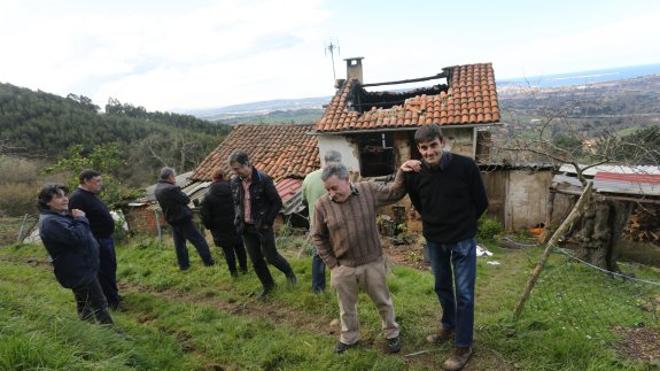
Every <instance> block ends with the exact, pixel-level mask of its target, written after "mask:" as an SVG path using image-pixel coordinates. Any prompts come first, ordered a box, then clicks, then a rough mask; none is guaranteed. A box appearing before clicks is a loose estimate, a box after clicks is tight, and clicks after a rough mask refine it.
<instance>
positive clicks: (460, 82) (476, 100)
mask: <svg viewBox="0 0 660 371" xmlns="http://www.w3.org/2000/svg"><path fill="white" fill-rule="evenodd" d="M349 77H350V75H349ZM433 79H446V83H444V82H441V83H439V84H436V85H432V86H429V87H426V88H420V89H415V90H409V91H397V90H392V91H378V92H369V91H367V90H366V89H365V87H372V86H380V85H396V84H405V83H410V82H416V81H426V80H433ZM499 120H500V110H499V105H498V102H497V92H496V87H495V76H494V72H493V67H492V65H491V64H490V63H482V64H470V65H463V66H453V67H447V68H444V69H443V72H442V73H439V74H437V75H435V76H431V77H428V78H420V79H412V80H402V81H395V82H390V83H380V84H362V83H361V82H360V80H359V79H358V78H349V79H348V81H345V82H343V83H342V84H341V86H339V88H338V89H337V93H336V94H335V96H334V97H333V98H332V100H331V101H330V104H329V105H328V106H327V108H326V110H325V112H324V114H323V117H322V118H321V119H320V120H319V121H318V122H317V124H316V131H318V132H343V131H353V130H369V129H380V128H399V127H401V128H405V127H411V128H414V127H418V126H422V125H429V124H439V125H466V124H489V123H495V122H499Z"/></svg>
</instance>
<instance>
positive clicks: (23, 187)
mask: <svg viewBox="0 0 660 371" xmlns="http://www.w3.org/2000/svg"><path fill="white" fill-rule="evenodd" d="M39 187H40V184H39V183H38V182H32V183H8V184H2V185H0V215H6V216H22V215H25V214H32V215H35V214H37V193H38V192H39Z"/></svg>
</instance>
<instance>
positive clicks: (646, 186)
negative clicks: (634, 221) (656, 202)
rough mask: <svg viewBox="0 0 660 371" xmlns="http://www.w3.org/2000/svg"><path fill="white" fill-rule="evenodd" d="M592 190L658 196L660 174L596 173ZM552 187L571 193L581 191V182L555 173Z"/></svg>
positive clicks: (636, 195)
mask: <svg viewBox="0 0 660 371" xmlns="http://www.w3.org/2000/svg"><path fill="white" fill-rule="evenodd" d="M593 182H594V187H593V188H594V191H595V192H597V193H600V194H604V193H609V194H621V195H628V196H635V197H660V174H658V175H639V174H617V173H604V172H599V173H596V176H595V178H594V179H593ZM552 187H553V188H555V189H557V190H559V191H561V192H564V193H572V194H580V193H582V184H581V183H580V181H579V180H578V179H577V178H576V177H574V176H568V175H564V174H557V175H555V176H554V178H553V179H552Z"/></svg>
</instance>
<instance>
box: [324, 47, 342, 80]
mask: <svg viewBox="0 0 660 371" xmlns="http://www.w3.org/2000/svg"><path fill="white" fill-rule="evenodd" d="M335 50H336V51H337V55H339V54H341V50H340V48H339V42H338V41H335V42H334V43H333V42H332V41H330V42H329V43H328V46H326V47H325V49H324V52H325V55H328V53H330V60H331V61H332V78H333V81H334V80H337V75H336V73H335Z"/></svg>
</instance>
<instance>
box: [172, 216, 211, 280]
mask: <svg viewBox="0 0 660 371" xmlns="http://www.w3.org/2000/svg"><path fill="white" fill-rule="evenodd" d="M171 226H172V237H173V239H174V249H175V250H176V259H177V262H178V263H179V268H181V270H185V269H188V268H190V259H189V258H188V248H187V247H186V240H188V241H190V243H192V244H193V246H195V249H197V253H198V254H199V256H200V258H202V261H203V262H204V265H207V266H208V265H213V258H212V257H211V252H210V251H209V245H208V244H207V243H206V240H205V239H204V236H202V234H201V233H199V230H197V228H196V227H195V225H194V224H193V222H192V220H189V221H188V222H186V223H183V224H172V225H171Z"/></svg>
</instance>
